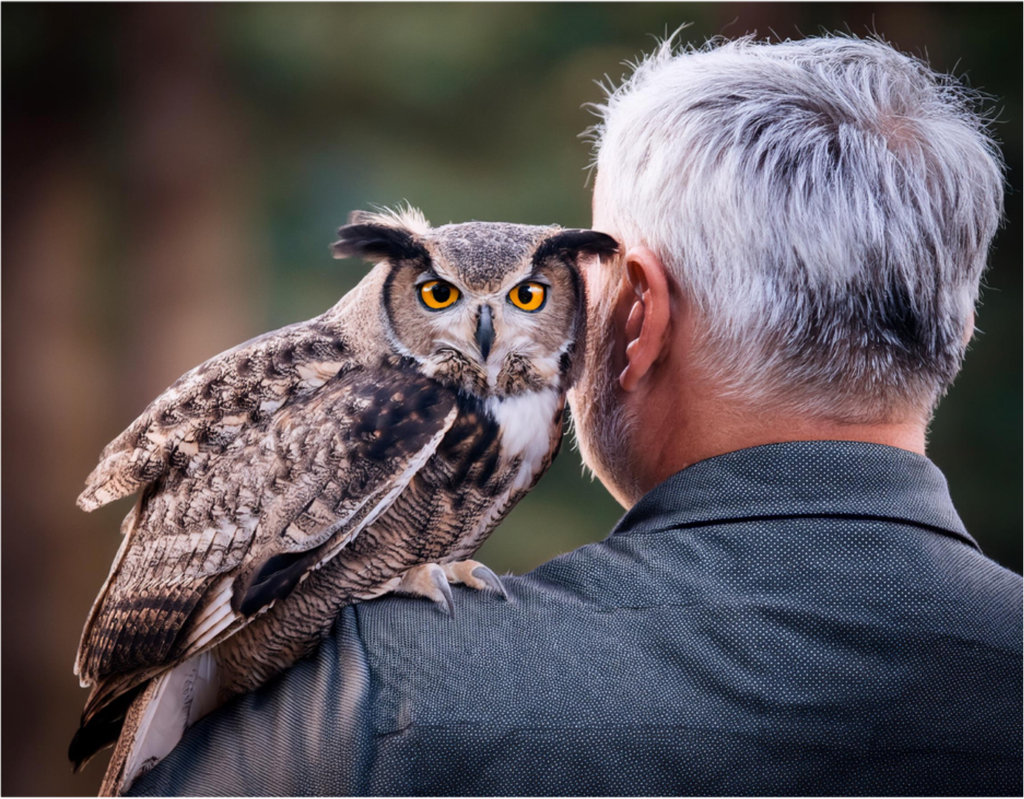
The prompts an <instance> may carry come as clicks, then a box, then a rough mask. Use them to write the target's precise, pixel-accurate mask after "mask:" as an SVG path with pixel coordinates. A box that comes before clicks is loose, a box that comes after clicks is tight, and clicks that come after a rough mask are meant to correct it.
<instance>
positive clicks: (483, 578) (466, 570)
mask: <svg viewBox="0 0 1024 799" xmlns="http://www.w3.org/2000/svg"><path fill="white" fill-rule="evenodd" d="M441 568H443V569H444V573H445V575H446V576H447V577H448V582H451V583H462V584H463V585H465V586H467V587H469V588H474V589H476V590H477V591H493V592H494V593H495V594H501V596H502V597H503V598H504V599H508V594H507V593H506V592H505V586H503V585H502V584H501V579H500V578H499V577H498V575H496V574H495V573H494V572H492V571H491V570H490V569H488V568H487V567H486V566H484V564H482V563H479V562H478V561H475V560H460V561H458V562H457V563H446V564H444V566H442V567H441Z"/></svg>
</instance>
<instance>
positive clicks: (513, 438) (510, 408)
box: [484, 389, 564, 491]
mask: <svg viewBox="0 0 1024 799" xmlns="http://www.w3.org/2000/svg"><path fill="white" fill-rule="evenodd" d="M563 402H564V399H563V397H562V395H561V394H560V393H559V392H557V391H555V390H554V389H542V390H540V391H531V392H527V393H525V394H518V395H516V396H513V397H489V398H488V399H487V400H486V401H485V403H484V408H485V409H486V411H487V412H488V413H489V414H490V415H491V417H492V418H493V419H494V421H495V422H496V423H497V424H498V428H499V429H500V431H501V434H500V435H501V455H502V459H503V460H504V461H505V462H506V463H508V462H510V461H512V460H515V459H516V458H522V461H521V462H520V466H519V472H518V473H517V474H516V477H515V480H514V481H513V484H512V486H511V488H512V490H513V491H516V490H519V489H522V488H528V487H529V486H530V485H531V484H532V483H533V479H534V476H535V475H536V474H537V472H538V471H539V470H540V469H541V468H542V466H543V464H544V461H545V459H546V458H547V457H548V455H549V454H550V451H551V441H552V434H551V433H552V431H551V428H552V425H553V424H558V425H561V423H562V422H561V416H562V414H561V410H562V405H563ZM556 416H557V418H556Z"/></svg>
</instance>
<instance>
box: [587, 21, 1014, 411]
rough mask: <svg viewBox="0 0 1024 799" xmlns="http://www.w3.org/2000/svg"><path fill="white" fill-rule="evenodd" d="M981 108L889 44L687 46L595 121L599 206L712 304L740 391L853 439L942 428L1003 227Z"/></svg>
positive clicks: (714, 338)
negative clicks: (942, 406) (940, 411)
mask: <svg viewBox="0 0 1024 799" xmlns="http://www.w3.org/2000/svg"><path fill="white" fill-rule="evenodd" d="M979 107H980V106H979V102H978V96H977V95H976V94H975V93H973V92H971V91H970V90H968V89H967V88H965V87H964V86H962V85H961V84H960V83H959V82H958V81H956V80H955V79H953V78H951V77H948V76H944V75H940V74H937V73H935V72H933V71H932V70H931V69H930V68H929V67H928V66H927V65H926V64H925V63H923V62H922V61H920V60H917V59H915V58H912V57H910V56H907V55H904V54H902V53H900V52H898V51H896V50H895V49H893V48H892V47H891V46H889V45H888V44H886V43H884V42H882V41H878V40H860V39H856V38H853V37H825V38H811V39H805V40H801V41H786V42H782V43H777V44H769V43H767V42H762V41H756V40H754V39H753V38H750V37H747V38H743V39H739V40H735V41H725V40H722V39H717V40H713V41H711V42H709V43H708V44H706V45H704V46H703V47H700V48H693V47H686V48H682V49H679V48H676V47H674V45H673V42H672V39H671V38H670V39H669V40H667V41H665V42H664V43H662V44H661V45H660V47H659V48H658V49H657V50H656V51H655V52H654V53H653V54H652V55H651V56H649V57H647V58H646V59H644V60H642V61H640V62H639V63H638V64H637V65H636V66H635V69H634V71H633V72H632V75H631V76H630V77H628V78H627V79H626V81H625V82H624V83H623V84H622V85H621V86H620V87H618V88H617V89H614V88H610V89H609V94H608V97H607V101H606V103H605V104H603V105H601V106H598V107H597V108H598V112H599V114H600V116H601V118H602V119H601V123H600V124H599V125H597V126H595V129H594V132H595V137H594V138H595V163H596V166H597V171H598V185H597V187H596V190H597V191H598V192H599V194H600V201H601V202H602V204H603V207H604V208H605V210H606V215H607V216H609V218H610V219H612V220H613V222H614V224H615V226H616V231H615V232H616V233H617V234H618V235H619V236H620V237H622V238H623V239H624V244H625V245H626V248H627V249H628V247H630V246H633V245H637V244H642V245H645V246H647V247H650V248H651V249H652V250H653V251H654V252H656V253H657V254H658V255H659V256H660V257H661V258H662V260H663V261H664V262H665V264H666V265H667V266H668V268H669V269H670V270H671V271H672V272H673V274H674V275H675V277H676V278H677V279H678V280H679V282H680V284H681V285H682V286H683V288H684V289H685V290H686V291H687V292H688V294H689V296H690V297H692V298H693V300H694V301H695V302H696V304H697V306H698V308H699V311H700V314H701V317H702V319H703V321H704V322H705V323H706V328H705V330H704V331H703V336H702V345H703V346H701V347H700V352H701V355H702V359H703V361H704V363H705V365H706V367H707V368H708V369H711V370H713V372H714V374H715V375H716V376H717V377H718V378H719V379H720V380H721V382H722V384H723V387H724V388H725V390H726V391H727V392H729V393H730V394H732V395H734V396H736V397H739V398H744V399H746V400H750V401H753V402H758V403H773V404H774V405H775V406H776V407H779V406H785V407H788V408H789V410H790V411H795V412H800V413H809V414H813V415H816V416H820V417H824V418H830V419H835V420H839V421H864V422H871V421H882V420H892V419H895V418H898V417H901V416H904V415H905V414H906V413H907V411H908V409H915V408H916V409H923V411H920V412H921V413H924V414H927V413H928V412H929V411H930V410H931V409H932V408H933V407H934V403H935V402H937V400H938V398H939V397H940V396H941V395H942V394H943V393H944V392H945V390H946V389H947V388H948V386H949V384H950V383H951V382H952V380H953V378H954V377H955V376H956V374H957V372H958V371H959V369H960V365H961V363H962V360H963V355H964V350H965V347H966V341H965V327H966V326H967V325H968V324H969V318H970V314H971V313H972V311H973V309H974V306H975V303H976V302H977V299H978V287H979V283H980V280H981V276H982V272H983V271H984V268H985V263H986V258H987V253H988V248H989V245H990V243H991V241H992V237H993V236H994V235H995V232H996V229H997V227H998V225H999V221H1000V218H1001V216H1002V204H1003V164H1002V159H1001V156H1000V153H999V150H998V148H997V146H996V144H995V143H994V142H993V140H992V138H991V136H990V135H989V132H988V123H987V121H986V119H985V118H984V116H983V115H981V114H980V113H979V112H978V110H977V109H978V108H979Z"/></svg>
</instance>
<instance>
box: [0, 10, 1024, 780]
mask: <svg viewBox="0 0 1024 799" xmlns="http://www.w3.org/2000/svg"><path fill="white" fill-rule="evenodd" d="M2 16H3V26H2V27H3V166H4V169H3V378H4V381H3V382H4V392H3V432H4V441H3V463H2V466H3V474H4V478H5V479H4V483H3V560H2V569H3V583H2V589H3V710H2V715H3V752H2V757H3V764H2V765H3V772H2V773H3V777H2V779H3V784H2V790H3V793H4V794H6V795H10V794H89V793H95V791H96V789H97V787H98V784H99V779H100V776H101V772H102V770H103V767H104V762H97V763H95V764H93V765H91V766H90V767H89V768H88V769H87V770H86V771H85V772H84V773H83V774H82V775H79V776H78V777H72V775H71V772H70V768H69V766H68V765H67V762H66V760H65V751H66V746H67V743H68V740H69V739H70V736H71V734H72V732H73V731H74V729H75V726H76V724H77V718H78V714H79V712H80V710H81V706H82V703H83V702H84V699H85V692H84V691H82V690H81V689H79V688H78V687H77V685H76V681H75V679H74V678H73V677H72V675H71V663H72V659H73V656H74V652H75V647H76V645H77V642H78V635H79V632H80V629H81V625H82V623H83V621H84V619H85V616H86V613H87V611H88V609H89V606H90V603H91V602H92V599H93V597H94V596H95V594H96V592H97V590H98V589H99V587H100V584H101V583H102V581H103V579H104V577H105V575H106V571H107V569H108V567H109V564H110V561H111V559H112V557H113V555H114V552H115V550H116V548H117V545H118V541H119V537H118V533H117V528H118V524H119V522H120V519H121V517H122V516H123V515H124V514H125V513H126V512H127V510H128V505H129V503H128V501H122V502H120V503H117V504H115V505H114V506H113V507H107V508H104V509H102V510H100V511H98V512H96V513H94V514H92V515H89V516H87V515H85V514H83V513H80V512H79V511H77V510H76V508H75V506H74V499H75V497H76V495H77V494H78V492H79V490H80V488H81V485H82V481H83V479H84V477H85V475H86V474H87V473H88V472H89V470H90V469H91V468H92V466H93V465H94V464H95V462H96V459H97V457H98V454H99V451H100V449H101V448H102V447H103V446H104V445H105V444H106V443H107V441H109V440H110V439H111V438H112V437H113V436H115V435H116V434H117V433H118V432H120V430H121V429H123V428H124V427H125V426H126V425H127V424H128V423H129V422H130V421H131V420H132V419H133V418H134V417H135V416H136V415H137V414H138V413H139V412H140V411H141V410H142V408H143V407H144V406H145V405H146V403H147V402H148V401H149V400H150V399H152V398H153V397H154V396H156V395H157V394H158V393H159V392H160V391H161V390H162V389H163V388H164V387H166V386H167V385H168V384H170V383H171V382H172V381H173V380H174V379H175V378H177V376H178V375H179V374H181V373H182V372H184V371H185V370H187V369H188V368H190V367H192V366H194V365H195V364H197V363H199V362H200V361H203V360H204V359H206V358H208V357H210V356H211V355H214V354H215V353H217V352H220V351H221V350H224V349H226V348H227V347H230V346H232V345H234V344H236V343H238V342H240V341H242V340H244V339H247V338H249V337H251V336H253V335H256V334H258V333H260V332H263V331H265V330H269V329H271V328H274V327H278V326H281V325H283V324H286V323H288V322H292V321H296V320H300V319H304V318H308V317H310V316H313V315H315V314H318V313H320V312H321V311H323V310H325V309H326V308H327V307H328V306H330V305H332V304H333V303H334V302H335V301H336V300H337V298H338V297H340V296H341V295H342V294H343V293H345V292H346V291H348V289H349V288H351V287H352V286H353V285H354V284H355V283H356V282H357V281H358V280H359V279H360V277H361V276H362V274H363V273H364V268H363V267H362V266H360V265H358V264H356V263H355V262H337V261H333V260H331V258H330V256H329V253H328V244H329V242H330V241H331V240H332V235H333V232H334V228H335V227H336V226H337V225H338V224H340V223H343V222H344V221H345V218H346V215H347V214H348V212H349V211H350V210H352V209H355V208H367V207H369V206H370V204H372V203H378V204H394V203H397V202H399V201H401V200H409V201H410V202H411V203H413V204H414V205H417V206H419V207H420V208H422V209H423V210H424V211H425V212H426V214H427V216H428V218H429V219H431V220H432V221H433V222H434V223H435V224H442V223H445V222H448V221H464V220H468V219H485V220H507V221H516V222H526V223H549V222H558V223H560V224H563V225H567V226H587V225H588V223H589V194H588V191H587V189H586V187H585V185H584V182H585V173H584V171H583V170H584V167H585V166H586V164H587V163H588V160H589V153H588V150H587V147H586V145H585V144H583V143H582V142H580V141H578V140H577V138H576V137H577V134H578V133H579V132H580V131H581V130H583V129H584V128H585V127H586V126H588V125H589V124H590V123H591V122H592V118H591V117H590V116H589V115H588V113H587V112H586V111H584V110H582V109H581V108H580V106H581V104H583V103H585V102H588V101H596V100H599V99H600V97H601V93H600V90H599V89H598V88H597V87H596V86H595V85H594V83H593V82H592V81H593V80H594V79H597V78H601V77H602V76H604V75H606V74H607V75H609V76H611V77H612V78H613V79H615V80H618V78H619V77H620V76H621V75H622V74H623V73H624V72H625V71H626V70H625V68H624V67H623V66H622V62H623V61H624V60H626V59H631V58H634V57H635V56H637V55H638V54H639V53H641V52H642V51H645V50H650V49H651V47H652V46H653V41H652V40H651V39H650V38H649V37H648V34H664V33H665V32H666V30H671V29H674V28H675V27H677V26H678V25H679V24H681V23H683V22H687V21H689V22H693V23H694V25H693V27H691V28H690V29H689V30H687V31H686V32H685V33H684V38H686V39H687V40H689V41H694V42H698V43H700V42H703V41H704V39H706V38H707V37H709V36H713V35H717V34H724V35H727V36H734V35H739V34H743V33H746V32H751V31H756V32H757V33H759V34H761V35H764V36H769V35H774V36H779V37H799V36H801V35H808V34H813V33H817V32H819V31H822V30H825V31H849V32H853V33H855V34H859V35H864V34H867V33H869V32H872V31H873V32H877V33H878V34H880V35H883V36H884V37H885V38H887V39H888V40H890V41H892V42H894V43H895V44H897V45H898V46H899V47H900V48H901V49H904V50H906V51H908V52H912V53H915V54H918V55H926V56H927V57H928V58H929V59H930V61H931V63H932V65H933V66H934V67H935V68H936V69H939V70H942V71H954V70H955V71H956V72H957V74H960V75H966V76H967V78H968V80H969V82H970V84H971V85H973V86H974V87H975V88H978V89H982V90H984V91H985V92H987V93H989V94H990V95H993V96H994V97H995V98H997V100H996V102H995V105H994V107H995V108H997V109H998V110H999V119H1000V122H999V124H998V125H997V126H996V129H997V135H998V136H999V137H1000V139H1001V141H1002V142H1003V144H1004V146H1005V152H1006V158H1007V162H1008V165H1009V181H1010V184H1011V192H1010V193H1009V195H1008V204H1007V223H1006V225H1005V227H1004V229H1003V230H1002V231H1001V233H1000V235H999V238H998V239H997V242H996V249H995V252H994V255H993V260H992V269H991V271H990V273H989V275H988V279H987V285H988V288H987V290H986V292H985V297H984V305H983V307H982V308H981V312H980V315H979V319H978V326H979V328H980V330H981V331H983V332H982V333H981V334H979V336H978V338H977V340H976V342H975V344H974V345H973V347H972V352H971V353H970V355H969V357H968V360H967V365H966V368H965V369H964V372H963V374H962V376H961V378H960V379H959V380H958V382H957V384H956V386H955V387H954V389H953V390H952V392H951V394H950V396H949V397H948V398H947V399H946V400H945V402H944V403H943V404H942V406H941V407H940V409H939V412H938V416H937V418H936V420H935V423H934V425H933V429H932V436H931V447H930V454H931V456H932V457H933V458H934V460H936V461H937V462H938V464H939V465H940V466H941V467H942V468H943V470H944V471H945V472H946V474H947V476H948V477H949V481H950V484H951V489H952V493H953V498H954V500H955V502H956V504H957V506H958V508H959V509H960V511H961V513H962V515H963V517H964V519H965V521H966V523H967V526H968V528H969V529H970V530H971V531H972V533H973V534H974V535H975V536H976V537H977V539H978V540H979V541H980V542H981V545H982V547H983V548H984V550H985V552H986V553H988V554H989V555H990V556H991V557H993V558H995V559H996V560H997V561H999V562H1000V563H1002V564H1004V565H1006V566H1007V567H1009V568H1012V569H1014V570H1017V571H1020V569H1021V501H1020V497H1019V496H1018V495H1017V491H1019V490H1020V486H1021V476H1022V474H1021V458H1020V447H1021V407H1022V406H1021V353H1020V350H1019V349H1018V347H1019V342H1020V340H1021V339H1020V336H1021V247H1020V238H1019V236H1020V235H1021V230H1020V211H1021V205H1020V196H1021V195H1020V189H1021V70H1020V63H1021V44H1020V29H1021V22H1022V17H1021V6H1020V5H1019V4H1008V5H998V6H996V5H978V4H970V5H928V4H914V5H815V4H800V5H788V4H782V3H774V4H767V3H764V4H749V5H748V4H736V5H732V4H727V5H708V4H701V5H691V4H636V5H621V4H601V5H590V4H573V5H519V4H500V5H475V4H459V5H425V4H423V5H420V4H417V5H402V4H394V5H390V4H389V5H326V4H324V5H303V4H288V5H276V4H275V5H269V4H268V5H250V4H231V5H156V4H152V5H150V4H145V5H133V6H126V5H103V6H88V5H75V6H61V5H49V4H48V5H34V4H21V5H12V4H10V3H5V4H4V5H3V9H2ZM618 516H619V508H618V506H617V505H616V504H615V503H614V502H613V501H612V500H611V499H609V497H608V496H607V495H606V494H605V493H604V491H603V489H602V488H601V487H600V485H599V484H596V483H592V482H590V481H589V479H587V478H585V477H584V476H583V475H582V472H581V465H580V461H579V457H578V455H577V453H576V452H574V451H573V450H572V449H570V448H568V447H567V448H566V449H564V450H563V454H562V456H561V458H560V459H559V461H558V462H557V464H556V466H555V467H554V469H553V471H552V473H550V474H549V476H548V477H546V478H545V479H544V480H543V481H542V482H541V484H540V486H539V487H538V488H537V489H536V491H535V492H534V493H533V494H531V495H530V496H529V497H528V498H527V499H526V500H525V501H524V502H523V503H522V504H521V505H520V506H519V507H518V508H517V509H516V510H515V512H514V513H513V514H512V516H511V517H510V518H509V519H508V521H507V522H506V523H505V524H504V525H503V526H502V527H501V529H500V530H499V531H498V532H497V533H496V534H495V535H494V536H493V537H492V539H491V540H490V541H489V542H488V543H487V545H486V546H485V548H484V550H483V551H482V553H481V559H482V560H484V561H485V562H488V563H489V564H490V565H491V566H492V567H493V568H495V569H496V570H497V571H503V570H507V569H510V570H512V571H515V572H522V571H526V570H529V569H530V568H532V567H533V566H535V565H536V564H538V563H541V562H543V561H544V560H547V559H548V558H550V557H552V556H553V555H555V554H558V553H560V552H564V551H566V550H569V549H572V548H574V547H576V546H579V545H580V544H583V543H586V542H588V541H593V540H597V539H600V538H602V537H604V536H605V535H606V533H607V532H608V530H609V529H610V528H611V526H612V525H613V524H614V523H615V521H616V519H617V518H618ZM105 760H106V757H105V756H104V757H102V758H100V761H105Z"/></svg>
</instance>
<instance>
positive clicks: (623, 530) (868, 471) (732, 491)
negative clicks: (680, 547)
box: [612, 441, 981, 551]
mask: <svg viewBox="0 0 1024 799" xmlns="http://www.w3.org/2000/svg"><path fill="white" fill-rule="evenodd" d="M801 516H850V517H854V518H877V519H892V520H895V521H900V522H905V523H909V524H913V525H917V526H919V527H925V528H928V529H932V530H934V531H935V532H938V533H942V534H945V535H950V536H953V537H955V538H958V539H960V540H961V541H964V542H965V543H967V544H969V545H971V546H973V547H974V548H976V549H978V550H979V551H980V549H981V548H980V547H979V546H978V544H977V543H976V542H975V540H974V539H973V538H971V536H970V535H969V534H968V533H967V529H966V528H965V527H964V524H963V522H962V521H961V520H960V517H959V516H958V515H957V512H956V510H955V509H954V507H953V501H952V499H951V498H950V496H949V488H948V486H947V484H946V478H945V477H944V476H943V474H942V472H940V471H939V469H938V467H936V466H935V464H933V463H932V462H931V461H930V460H928V459H927V458H925V457H924V456H922V455H917V454H915V453H913V452H909V451H907V450H903V449H897V448H895V447H887V446H883V445H881V444H868V443H863V442H858V441H792V442H787V443H784V444H767V445H765V446H760V447H751V448H749V449H742V450H737V451H736V452H729V453H727V454H725V455H719V456H717V457H714V458H709V459H708V460H705V461H700V462H699V463H695V464H693V465H692V466H689V467H687V468H686V469H683V470H682V471H681V472H677V473H676V474H674V475H673V476H672V477H669V478H668V479H667V480H665V481H664V482H663V483H661V484H660V485H658V486H656V487H655V488H653V489H652V490H651V491H649V492H648V493H647V494H645V495H644V496H643V497H642V498H641V499H640V501H639V502H637V503H636V505H634V506H633V508H632V509H630V510H629V512H627V513H626V515H625V516H623V517H622V519H621V520H620V521H619V523H618V524H617V525H616V527H615V530H614V531H613V533H612V534H613V535H626V534H631V533H637V532H656V531H659V530H668V529H677V528H680V527H697V526H702V525H707V524H714V523H720V522H723V521H732V520H736V521H739V520H744V519H756V518H772V517H801Z"/></svg>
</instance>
